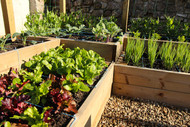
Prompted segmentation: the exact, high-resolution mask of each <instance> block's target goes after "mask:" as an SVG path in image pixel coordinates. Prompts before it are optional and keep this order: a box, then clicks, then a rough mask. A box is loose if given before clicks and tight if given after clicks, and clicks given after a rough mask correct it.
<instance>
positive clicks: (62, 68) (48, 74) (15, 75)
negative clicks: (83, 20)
mask: <svg viewBox="0 0 190 127" xmlns="http://www.w3.org/2000/svg"><path fill="white" fill-rule="evenodd" d="M105 67H107V64H106V63H105V60H104V59H103V58H102V57H100V55H99V54H97V53H96V52H94V51H92V50H90V51H86V50H84V49H80V48H75V49H74V50H71V49H68V48H66V49H63V46H59V47H58V48H56V49H50V50H49V51H47V52H46V53H45V52H42V53H41V54H39V55H36V56H33V58H32V59H31V60H30V61H28V62H25V63H24V64H23V66H22V69H21V70H20V71H17V70H16V69H13V68H11V69H10V72H9V73H8V74H5V75H3V76H1V78H0V111H1V112H0V122H1V125H4V126H7V127H8V126H11V124H18V123H21V124H22V125H26V126H28V125H29V126H33V127H34V126H37V127H38V126H39V127H41V126H48V125H49V126H58V125H56V118H57V117H56V116H57V115H59V114H61V113H62V112H64V113H68V114H70V115H73V114H75V113H77V109H78V108H79V106H80V105H79V103H82V100H81V99H79V100H77V99H76V97H77V94H78V93H80V94H79V95H81V94H82V96H83V95H84V94H85V92H86V93H88V92H89V91H90V90H91V89H92V88H91V87H89V86H90V85H95V83H94V81H96V80H97V76H99V75H100V74H101V72H102V71H103V69H105ZM77 98H80V97H79V96H78V97H77ZM65 119H66V120H65V122H66V121H67V122H68V118H67V117H65ZM66 124H67V123H62V125H59V126H63V125H66Z"/></svg>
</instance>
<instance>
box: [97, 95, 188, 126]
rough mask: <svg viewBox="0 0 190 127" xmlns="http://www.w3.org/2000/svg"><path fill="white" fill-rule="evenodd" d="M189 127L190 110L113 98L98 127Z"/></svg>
mask: <svg viewBox="0 0 190 127" xmlns="http://www.w3.org/2000/svg"><path fill="white" fill-rule="evenodd" d="M127 126H130V127H149V126H151V127H157V126H158V127H189V126H190V109H188V108H182V107H174V106H171V105H167V104H165V103H159V102H156V101H150V100H143V99H139V98H130V97H123V96H115V95H113V96H111V98H110V99H109V101H108V103H107V105H106V107H105V110H104V113H103V115H102V117H101V120H100V122H99V124H98V127H127Z"/></svg>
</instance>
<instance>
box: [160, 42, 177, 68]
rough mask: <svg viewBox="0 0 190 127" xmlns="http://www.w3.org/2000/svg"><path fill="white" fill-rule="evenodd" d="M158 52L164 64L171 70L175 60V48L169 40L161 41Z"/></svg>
mask: <svg viewBox="0 0 190 127" xmlns="http://www.w3.org/2000/svg"><path fill="white" fill-rule="evenodd" d="M159 54H160V57H161V60H162V61H163V63H164V66H165V67H166V68H167V69H169V70H171V69H172V68H173V65H174V62H175V60H174V57H175V55H176V49H175V48H174V47H173V44H172V43H171V42H167V43H163V44H162V47H161V49H160V51H159Z"/></svg>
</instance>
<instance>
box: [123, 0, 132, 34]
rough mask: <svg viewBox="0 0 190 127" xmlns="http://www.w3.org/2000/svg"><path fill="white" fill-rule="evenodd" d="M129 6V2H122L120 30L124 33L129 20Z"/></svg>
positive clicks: (127, 0)
mask: <svg viewBox="0 0 190 127" xmlns="http://www.w3.org/2000/svg"><path fill="white" fill-rule="evenodd" d="M129 5H130V0H124V1H123V14H122V28H123V31H124V32H127V26H128V19H129Z"/></svg>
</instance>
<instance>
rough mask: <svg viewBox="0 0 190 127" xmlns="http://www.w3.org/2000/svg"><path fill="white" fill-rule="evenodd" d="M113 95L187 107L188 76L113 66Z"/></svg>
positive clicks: (188, 96) (189, 76)
mask: <svg viewBox="0 0 190 127" xmlns="http://www.w3.org/2000/svg"><path fill="white" fill-rule="evenodd" d="M113 94H116V95H123V96H131V97H140V98H144V99H151V100H156V101H161V102H166V103H169V104H174V105H180V106H185V107H187V106H188V104H189V103H190V74H189V73H179V72H172V71H165V70H158V69H149V68H142V67H135V66H128V65H121V64H115V67H114V85H113ZM186 101H188V102H186ZM178 103H179V104H178ZM189 106H190V104H189Z"/></svg>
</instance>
